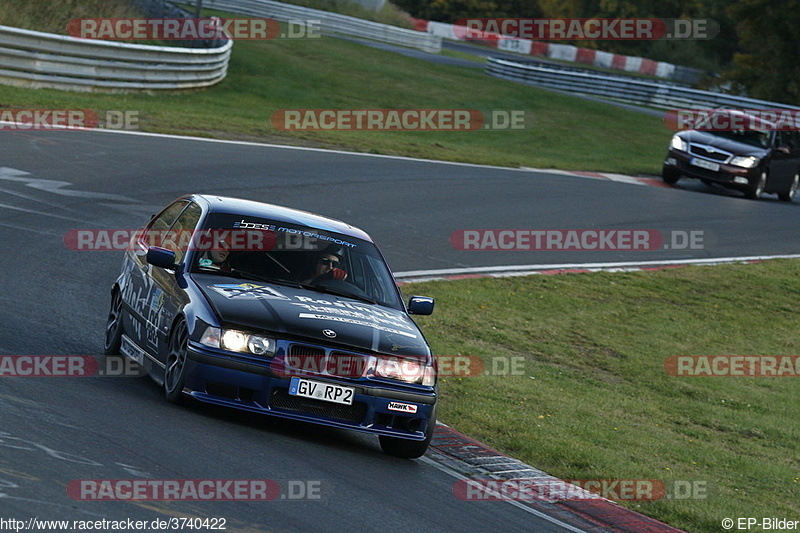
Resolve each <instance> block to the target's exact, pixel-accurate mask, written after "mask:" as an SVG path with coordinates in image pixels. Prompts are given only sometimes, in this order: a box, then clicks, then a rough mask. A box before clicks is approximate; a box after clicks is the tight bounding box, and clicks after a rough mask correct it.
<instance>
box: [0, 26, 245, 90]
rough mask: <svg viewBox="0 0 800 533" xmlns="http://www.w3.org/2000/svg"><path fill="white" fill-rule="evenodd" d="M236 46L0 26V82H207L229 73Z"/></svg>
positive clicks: (149, 86)
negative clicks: (121, 39) (192, 44)
mask: <svg viewBox="0 0 800 533" xmlns="http://www.w3.org/2000/svg"><path fill="white" fill-rule="evenodd" d="M232 46H233V41H231V40H228V41H227V42H225V44H223V45H222V46H219V47H217V48H175V47H169V46H150V45H141V44H127V43H119V42H109V41H97V40H89V39H77V38H74V37H68V36H66V35H55V34H52V33H43V32H38V31H31V30H23V29H20V28H12V27H9V26H0V83H2V84H4V85H15V86H18V87H29V88H33V89H39V88H48V89H66V90H73V91H137V90H157V89H167V90H175V89H194V88H199V87H207V86H209V85H213V84H215V83H218V82H220V81H222V80H223V79H224V78H225V75H226V74H227V71H228V61H229V59H230V54H231V47H232Z"/></svg>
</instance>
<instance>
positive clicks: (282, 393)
mask: <svg viewBox="0 0 800 533" xmlns="http://www.w3.org/2000/svg"><path fill="white" fill-rule="evenodd" d="M298 377H302V378H304V379H309V380H313V381H315V382H320V383H331V384H335V385H340V386H345V387H352V388H353V389H354V395H353V401H352V404H351V405H344V404H339V403H334V402H329V401H323V400H317V399H313V398H305V397H299V396H293V395H290V394H289V385H290V379H291V376H287V375H281V373H277V372H275V371H274V370H273V368H272V367H271V366H270V364H269V360H265V362H264V363H256V362H250V361H246V360H242V359H238V358H234V357H229V356H226V355H224V354H221V353H219V352H217V351H215V350H211V349H205V348H204V347H203V346H202V345H197V344H195V343H191V342H190V343H189V349H188V352H187V361H186V381H185V388H184V392H185V393H187V394H188V395H189V396H191V397H192V398H194V399H196V400H198V401H201V402H204V403H210V404H216V405H222V406H226V407H231V408H234V409H240V410H244V411H251V412H257V413H263V414H268V415H272V416H279V417H283V418H290V419H293V420H301V421H304V422H311V423H314V424H321V425H324V426H330V427H338V428H344V429H350V430H356V431H363V432H367V433H372V434H376V435H385V436H390V437H399V438H404V439H409V440H419V441H422V440H425V438H426V430H427V428H428V425H429V424H435V423H436V421H435V420H432V419H431V418H432V417H433V416H434V407H435V404H436V401H437V393H436V391H435V390H433V389H432V390H431V391H430V392H423V391H415V390H404V389H402V388H401V387H396V388H395V387H390V386H384V385H382V384H380V383H378V382H374V381H371V380H367V379H352V380H351V379H342V378H337V377H335V376H328V375H319V374H313V375H311V374H307V375H298ZM390 404H391V406H392V407H393V409H390ZM398 404H402V405H403V406H405V408H406V409H413V410H415V411H416V412H414V413H409V412H398V411H397V408H398ZM408 406H412V407H408Z"/></svg>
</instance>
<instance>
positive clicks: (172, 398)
mask: <svg viewBox="0 0 800 533" xmlns="http://www.w3.org/2000/svg"><path fill="white" fill-rule="evenodd" d="M188 340H189V331H188V329H187V328H186V322H184V321H183V320H180V321H178V323H177V324H175V327H174V328H173V330H172V334H171V335H170V337H169V352H168V353H167V366H166V368H164V396H165V397H166V398H167V401H169V402H171V403H177V404H182V403H185V397H184V395H183V385H184V383H185V382H186V349H187V344H188Z"/></svg>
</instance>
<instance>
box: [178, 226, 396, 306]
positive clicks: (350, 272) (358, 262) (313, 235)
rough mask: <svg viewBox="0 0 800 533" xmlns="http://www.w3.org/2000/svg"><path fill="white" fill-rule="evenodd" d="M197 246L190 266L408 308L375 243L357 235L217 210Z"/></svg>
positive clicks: (194, 268)
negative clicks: (402, 300)
mask: <svg viewBox="0 0 800 533" xmlns="http://www.w3.org/2000/svg"><path fill="white" fill-rule="evenodd" d="M193 248H194V249H193V251H192V258H191V272H203V273H218V274H220V275H225V276H234V277H239V278H243V279H252V280H258V281H266V282H272V283H278V284H284V285H291V286H296V287H303V288H307V289H310V290H315V291H319V292H322V293H328V294H336V295H340V296H346V297H351V298H355V299H359V300H363V301H366V302H370V303H378V304H380V305H385V306H388V307H392V308H395V309H404V308H403V305H402V302H401V301H400V300H399V298H398V295H397V291H396V288H395V284H394V279H393V278H392V275H391V273H390V272H389V268H388V267H387V266H386V264H385V263H384V261H383V259H382V258H381V255H380V253H379V252H378V249H377V247H376V246H375V245H374V244H372V243H370V242H368V241H364V240H361V239H358V238H355V237H350V236H348V235H341V234H338V233H333V232H330V231H323V230H319V229H315V228H311V227H306V226H299V225H294V224H286V223H283V222H276V221H273V220H267V219H257V218H253V217H242V216H241V215H229V214H220V213H214V214H211V215H210V216H209V217H208V219H207V221H206V223H205V224H204V226H203V228H202V231H201V232H200V233H199V237H197V238H195V239H194V240H193Z"/></svg>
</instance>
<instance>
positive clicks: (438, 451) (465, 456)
mask: <svg viewBox="0 0 800 533" xmlns="http://www.w3.org/2000/svg"><path fill="white" fill-rule="evenodd" d="M421 460H422V461H423V462H425V463H427V464H429V465H431V466H433V467H434V468H437V469H438V470H441V471H442V472H445V473H446V474H448V475H450V476H452V477H454V478H456V479H458V480H472V479H480V480H497V481H499V482H502V481H507V480H514V479H517V480H518V479H526V480H535V481H536V482H540V483H549V482H555V481H559V482H560V480H559V479H558V478H556V477H554V476H551V475H550V474H547V473H545V472H543V471H541V470H539V469H537V468H534V467H532V466H530V465H528V464H526V463H523V462H522V461H519V460H517V459H514V458H513V457H509V456H507V455H505V454H502V453H500V452H499V451H497V450H495V449H493V448H490V447H489V446H487V445H485V444H483V443H482V442H480V441H477V440H475V439H472V438H470V437H467V436H466V435H464V434H463V433H459V432H458V431H456V430H454V429H453V428H451V427H449V426H447V425H444V424H442V423H438V424H437V425H436V432H435V433H434V436H433V440H432V441H431V446H430V448H429V449H428V452H427V454H426V455H425V456H424V457H423V458H422V459H421ZM580 490H581V489H579V488H577V487H576V488H575V491H577V492H580ZM454 497H455V495H454ZM503 502H504V503H508V504H511V505H514V506H515V507H517V508H519V509H521V510H523V511H525V512H528V513H530V514H532V515H535V516H537V517H539V518H541V519H543V520H547V521H548V522H551V523H552V524H554V525H556V526H559V527H560V528H563V529H564V530H566V531H572V532H575V533H583V532H588V531H619V532H623V533H680V532H681V531H682V530H680V529H676V528H674V527H672V526H669V525H667V524H664V523H662V522H659V521H658V520H655V519H653V518H650V517H648V516H645V515H643V514H640V513H637V512H636V511H631V510H629V509H626V508H625V507H622V506H621V505H619V504H617V503H616V502H613V501H611V500H608V499H605V498H600V497H597V496H594V497H592V498H586V499H569V500H548V501H525V502H522V501H516V500H503ZM497 503H499V502H497Z"/></svg>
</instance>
